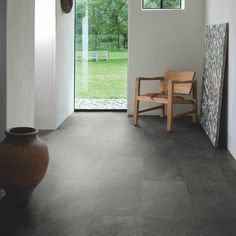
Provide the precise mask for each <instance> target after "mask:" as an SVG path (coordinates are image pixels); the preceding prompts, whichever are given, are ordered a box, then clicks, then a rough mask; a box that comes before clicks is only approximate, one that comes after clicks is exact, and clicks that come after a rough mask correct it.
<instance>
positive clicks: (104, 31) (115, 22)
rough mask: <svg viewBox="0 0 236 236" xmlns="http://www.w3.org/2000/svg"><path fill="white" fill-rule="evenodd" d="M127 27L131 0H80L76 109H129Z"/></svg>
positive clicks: (77, 9)
mask: <svg viewBox="0 0 236 236" xmlns="http://www.w3.org/2000/svg"><path fill="white" fill-rule="evenodd" d="M127 31H128V1H127V0H113V1H110V0H77V1H76V23H75V109H78V110H123V109H126V97H127V61H128V59H127V58H128V56H127V50H128V48H127V47H128V33H127Z"/></svg>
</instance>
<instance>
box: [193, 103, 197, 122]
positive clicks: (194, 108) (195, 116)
mask: <svg viewBox="0 0 236 236" xmlns="http://www.w3.org/2000/svg"><path fill="white" fill-rule="evenodd" d="M193 110H194V111H195V112H194V113H193V115H192V121H193V123H197V104H196V103H194V104H193Z"/></svg>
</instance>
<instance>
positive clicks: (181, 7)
mask: <svg viewBox="0 0 236 236" xmlns="http://www.w3.org/2000/svg"><path fill="white" fill-rule="evenodd" d="M144 1H145V0H142V10H182V9H183V1H184V0H180V7H178V8H164V7H163V3H164V1H165V0H160V8H157V7H156V8H146V7H144Z"/></svg>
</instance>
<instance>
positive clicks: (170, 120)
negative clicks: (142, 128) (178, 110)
mask: <svg viewBox="0 0 236 236" xmlns="http://www.w3.org/2000/svg"><path fill="white" fill-rule="evenodd" d="M172 127H173V104H172V103H170V104H168V106H167V131H168V132H171V131H172Z"/></svg>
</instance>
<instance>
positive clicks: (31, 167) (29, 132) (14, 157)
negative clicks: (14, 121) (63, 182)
mask: <svg viewBox="0 0 236 236" xmlns="http://www.w3.org/2000/svg"><path fill="white" fill-rule="evenodd" d="M37 133H38V131H37V130H35V129H34V128H28V127H17V128H12V129H9V130H6V131H5V135H6V137H5V139H4V140H3V141H2V143H0V188H3V189H4V190H5V192H6V197H7V198H9V199H11V200H14V201H24V200H27V199H29V198H30V197H31V195H32V192H33V190H34V188H35V187H36V186H37V185H38V184H39V183H40V181H41V180H42V179H43V177H44V175H45V173H46V170H47V166H48V161H49V155H48V148H47V145H46V144H45V143H44V142H43V141H42V140H41V139H40V138H39V137H38V136H37Z"/></svg>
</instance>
